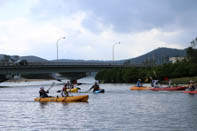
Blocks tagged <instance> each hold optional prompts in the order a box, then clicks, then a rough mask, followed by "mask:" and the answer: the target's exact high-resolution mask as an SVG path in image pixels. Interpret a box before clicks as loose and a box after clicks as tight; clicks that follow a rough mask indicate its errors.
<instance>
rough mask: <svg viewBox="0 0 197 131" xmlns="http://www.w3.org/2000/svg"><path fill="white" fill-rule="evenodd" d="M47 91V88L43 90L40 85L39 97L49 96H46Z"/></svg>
mask: <svg viewBox="0 0 197 131" xmlns="http://www.w3.org/2000/svg"><path fill="white" fill-rule="evenodd" d="M48 93H49V91H48V90H47V91H45V90H44V87H40V91H39V94H40V97H41V98H44V97H49V96H48Z"/></svg>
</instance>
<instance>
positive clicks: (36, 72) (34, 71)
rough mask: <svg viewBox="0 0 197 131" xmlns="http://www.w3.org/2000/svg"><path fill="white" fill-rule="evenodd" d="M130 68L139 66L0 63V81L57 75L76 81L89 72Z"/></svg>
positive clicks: (78, 63) (79, 63) (82, 63)
mask: <svg viewBox="0 0 197 131" xmlns="http://www.w3.org/2000/svg"><path fill="white" fill-rule="evenodd" d="M131 66H139V65H125V64H120V63H114V62H108V63H106V62H103V63H101V62H28V63H26V64H22V65H20V64H13V63H8V62H7V63H0V79H1V80H0V81H5V80H8V79H12V78H14V76H23V77H26V78H28V77H30V78H39V77H43V78H44V77H45V78H47V77H51V78H57V77H58V75H60V76H63V77H67V78H68V79H78V78H80V77H84V76H86V75H87V73H90V72H98V71H101V70H104V69H111V68H115V67H119V68H126V67H131ZM57 73H58V75H57Z"/></svg>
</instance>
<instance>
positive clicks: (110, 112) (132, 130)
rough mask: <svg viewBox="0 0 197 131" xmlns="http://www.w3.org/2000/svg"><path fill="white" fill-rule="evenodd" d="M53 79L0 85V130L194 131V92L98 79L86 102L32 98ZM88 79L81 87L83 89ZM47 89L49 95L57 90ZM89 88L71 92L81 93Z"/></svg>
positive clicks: (196, 114) (58, 86)
mask: <svg viewBox="0 0 197 131" xmlns="http://www.w3.org/2000/svg"><path fill="white" fill-rule="evenodd" d="M50 83H51V81H46V82H37V83H35V82H34V83H31V82H30V83H22V84H18V83H7V84H9V87H3V88H0V94H1V95H0V105H1V106H0V131H195V130H197V124H196V123H197V95H189V94H185V93H182V92H180V91H175V92H167V91H163V92H157V91H131V90H129V88H130V87H131V86H132V84H100V87H101V88H103V89H105V91H106V92H105V93H104V94H93V93H88V95H89V101H88V103H56V102H48V103H40V102H34V98H35V97H37V96H38V91H39V88H40V86H42V85H44V86H45V89H48V88H49V86H50ZM91 85H92V83H91V82H90V83H86V84H82V85H80V86H79V87H80V88H81V90H82V91H87V90H88V89H89V88H90V86H91ZM61 87H62V85H61V83H56V85H55V86H54V87H53V88H51V90H50V95H54V96H57V95H60V94H58V93H56V91H57V90H59V89H61ZM82 94H87V93H75V94H74V93H73V94H71V95H82Z"/></svg>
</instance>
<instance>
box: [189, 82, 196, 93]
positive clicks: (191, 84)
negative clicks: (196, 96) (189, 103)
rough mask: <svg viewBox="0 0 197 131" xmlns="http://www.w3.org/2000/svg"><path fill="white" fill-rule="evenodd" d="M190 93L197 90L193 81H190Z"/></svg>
mask: <svg viewBox="0 0 197 131" xmlns="http://www.w3.org/2000/svg"><path fill="white" fill-rule="evenodd" d="M188 89H189V90H190V91H194V90H195V89H196V88H195V84H194V82H193V81H192V80H190V81H189V88H188Z"/></svg>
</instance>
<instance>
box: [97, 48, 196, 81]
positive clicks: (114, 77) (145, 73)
mask: <svg viewBox="0 0 197 131" xmlns="http://www.w3.org/2000/svg"><path fill="white" fill-rule="evenodd" d="M186 51H187V57H186V58H185V60H183V61H179V62H176V63H167V64H164V65H160V66H154V67H130V68H127V69H121V68H114V69H111V70H103V71H101V72H99V73H97V75H96V79H97V80H99V81H103V82H105V83H133V82H136V81H137V80H138V78H141V79H142V80H143V82H150V81H147V80H148V79H147V78H149V77H150V76H151V77H153V79H158V80H160V81H162V80H167V79H173V78H181V77H194V76H197V49H193V48H191V47H189V48H187V50H186Z"/></svg>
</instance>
